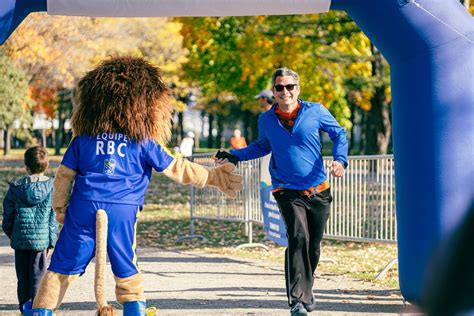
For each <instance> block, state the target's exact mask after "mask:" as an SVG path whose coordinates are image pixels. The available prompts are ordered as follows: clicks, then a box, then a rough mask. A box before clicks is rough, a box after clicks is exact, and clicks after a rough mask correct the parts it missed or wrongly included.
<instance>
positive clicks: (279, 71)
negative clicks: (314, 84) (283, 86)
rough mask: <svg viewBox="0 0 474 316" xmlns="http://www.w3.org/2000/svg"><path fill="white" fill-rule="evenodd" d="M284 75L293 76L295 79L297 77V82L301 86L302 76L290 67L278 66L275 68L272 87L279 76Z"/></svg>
mask: <svg viewBox="0 0 474 316" xmlns="http://www.w3.org/2000/svg"><path fill="white" fill-rule="evenodd" d="M282 76H291V77H292V78H293V79H295V83H296V84H297V85H298V86H299V85H300V76H299V75H298V74H297V73H296V72H295V71H293V70H291V69H290V68H286V67H283V68H278V69H277V70H275V72H274V73H273V75H272V87H274V86H275V80H276V78H277V77H282Z"/></svg>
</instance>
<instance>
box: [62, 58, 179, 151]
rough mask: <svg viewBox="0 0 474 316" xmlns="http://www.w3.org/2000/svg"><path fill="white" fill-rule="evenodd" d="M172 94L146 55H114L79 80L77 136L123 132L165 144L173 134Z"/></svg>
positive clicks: (74, 119)
mask: <svg viewBox="0 0 474 316" xmlns="http://www.w3.org/2000/svg"><path fill="white" fill-rule="evenodd" d="M170 95H171V93H170V90H169V88H168V87H167V86H166V85H165V83H164V82H163V79H162V77H161V71H160V69H159V68H157V67H155V66H153V65H151V64H150V63H148V62H147V61H145V60H144V59H143V58H138V57H130V56H126V57H111V58H110V59H108V60H105V61H103V62H102V63H101V64H100V65H99V66H98V67H97V68H95V69H94V70H92V71H90V72H88V73H87V74H86V75H85V76H84V77H83V78H82V79H81V80H80V81H79V84H78V86H77V89H76V94H75V97H74V109H73V115H72V119H71V124H72V129H73V132H74V135H89V136H95V135H97V134H99V133H122V134H125V135H127V136H128V137H129V138H130V139H133V140H136V141H143V140H145V139H154V140H155V141H157V142H158V143H160V144H162V145H165V144H166V143H167V142H168V141H169V139H170V136H171V114H172V111H173V108H172V106H171V103H170V102H169V101H170Z"/></svg>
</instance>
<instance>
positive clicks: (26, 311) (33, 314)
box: [23, 301, 53, 316]
mask: <svg viewBox="0 0 474 316" xmlns="http://www.w3.org/2000/svg"><path fill="white" fill-rule="evenodd" d="M32 306H33V302H32V301H28V302H26V303H25V304H23V315H25V316H53V311H52V310H51V309H47V308H32Z"/></svg>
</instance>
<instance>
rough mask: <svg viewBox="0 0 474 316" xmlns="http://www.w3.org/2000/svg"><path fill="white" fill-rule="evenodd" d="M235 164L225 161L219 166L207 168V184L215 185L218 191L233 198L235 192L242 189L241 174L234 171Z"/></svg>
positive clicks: (235, 194)
mask: <svg viewBox="0 0 474 316" xmlns="http://www.w3.org/2000/svg"><path fill="white" fill-rule="evenodd" d="M234 169H235V165H233V164H231V163H225V164H223V165H221V166H219V167H216V168H212V169H210V170H209V177H208V179H207V183H206V184H207V185H210V186H214V187H216V188H217V189H218V190H219V191H221V192H222V193H224V194H225V195H227V196H228V197H231V198H235V197H236V196H237V193H238V192H240V191H241V190H242V179H243V178H242V176H241V175H238V174H236V173H232V171H234Z"/></svg>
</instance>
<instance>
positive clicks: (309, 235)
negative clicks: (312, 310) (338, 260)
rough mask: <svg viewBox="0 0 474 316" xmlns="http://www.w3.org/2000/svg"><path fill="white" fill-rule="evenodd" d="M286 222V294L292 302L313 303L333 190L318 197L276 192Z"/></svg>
mask: <svg viewBox="0 0 474 316" xmlns="http://www.w3.org/2000/svg"><path fill="white" fill-rule="evenodd" d="M273 196H274V197H275V200H276V201H277V203H278V207H279V209H280V212H281V214H282V216H283V219H284V221H285V225H286V233H287V237H288V247H287V248H286V252H285V280H286V294H287V296H288V303H289V305H290V306H291V305H293V304H295V303H296V302H298V301H299V302H302V303H305V304H311V302H312V299H313V283H314V272H315V270H316V267H317V265H318V262H319V255H320V244H321V239H322V238H323V233H324V227H325V226H326V222H327V220H328V218H329V210H330V205H331V202H332V196H331V189H329V188H328V189H326V190H324V191H322V192H320V193H317V194H316V195H315V196H314V198H309V197H306V196H301V195H300V193H299V192H298V191H296V190H287V189H285V190H281V191H277V192H275V193H273Z"/></svg>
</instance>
